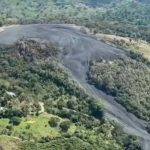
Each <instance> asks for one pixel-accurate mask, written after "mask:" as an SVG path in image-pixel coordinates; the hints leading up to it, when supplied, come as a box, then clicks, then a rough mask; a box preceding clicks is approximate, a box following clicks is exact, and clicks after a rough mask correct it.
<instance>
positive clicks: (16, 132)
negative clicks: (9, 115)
mask: <svg viewBox="0 0 150 150" xmlns="http://www.w3.org/2000/svg"><path fill="white" fill-rule="evenodd" d="M51 117H57V116H54V115H50V114H46V113H43V114H41V115H39V116H38V117H37V116H29V117H27V118H22V121H21V123H20V124H19V125H18V126H14V127H13V129H12V130H11V132H12V133H11V135H12V136H14V137H20V136H21V135H22V134H23V135H24V137H26V138H27V139H28V140H30V139H32V140H33V139H34V140H39V138H41V137H49V138H50V139H54V138H56V137H59V136H61V133H60V132H61V130H60V128H59V124H60V123H61V122H62V121H64V119H61V118H59V119H60V121H59V123H58V126H57V127H55V128H52V127H50V125H49V124H48V121H49V120H50V119H51ZM8 125H9V120H8V119H0V132H2V131H3V130H4V129H5V128H6V127H7V126H8ZM75 129H76V127H75V125H74V124H72V125H71V126H70V128H69V130H68V133H69V134H72V133H74V132H75Z"/></svg>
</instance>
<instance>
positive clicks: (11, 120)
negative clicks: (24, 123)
mask: <svg viewBox="0 0 150 150" xmlns="http://www.w3.org/2000/svg"><path fill="white" fill-rule="evenodd" d="M10 123H12V124H13V125H15V126H18V125H19V124H20V123H21V118H19V117H12V118H11V119H10Z"/></svg>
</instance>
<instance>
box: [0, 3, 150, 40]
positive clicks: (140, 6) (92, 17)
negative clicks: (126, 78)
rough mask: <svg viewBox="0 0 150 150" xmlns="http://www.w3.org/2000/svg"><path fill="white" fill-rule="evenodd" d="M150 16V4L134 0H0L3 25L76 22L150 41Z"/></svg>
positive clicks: (103, 31) (0, 17)
mask: <svg viewBox="0 0 150 150" xmlns="http://www.w3.org/2000/svg"><path fill="white" fill-rule="evenodd" d="M112 2H113V3H112ZM103 4H105V5H103ZM149 18H150V5H149V4H146V3H140V2H137V1H134V0H133V1H132V0H130V1H128V0H127V1H119V2H116V3H115V1H113V0H105V1H98V0H57V1H56V0H55V1H54V0H43V1H41V0H36V1H30V0H22V1H19V0H13V1H12V0H7V1H5V0H1V1H0V25H5V24H28V23H74V24H78V25H83V26H86V27H89V28H90V29H91V31H92V32H94V33H97V32H101V33H107V34H114V35H120V36H127V37H133V38H135V39H137V38H141V39H144V40H147V41H150V26H149V24H150V21H149V20H150V19H149Z"/></svg>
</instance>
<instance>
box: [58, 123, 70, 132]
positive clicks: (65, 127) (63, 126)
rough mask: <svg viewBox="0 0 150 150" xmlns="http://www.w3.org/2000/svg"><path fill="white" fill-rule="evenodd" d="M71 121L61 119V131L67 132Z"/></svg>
mask: <svg viewBox="0 0 150 150" xmlns="http://www.w3.org/2000/svg"><path fill="white" fill-rule="evenodd" d="M70 125H71V122H70V121H63V122H61V123H60V128H61V130H62V131H63V132H67V131H68V129H69V128H70Z"/></svg>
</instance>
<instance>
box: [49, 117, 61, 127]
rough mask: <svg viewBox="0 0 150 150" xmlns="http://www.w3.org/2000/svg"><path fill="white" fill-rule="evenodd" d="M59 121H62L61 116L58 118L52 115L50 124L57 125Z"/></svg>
mask: <svg viewBox="0 0 150 150" xmlns="http://www.w3.org/2000/svg"><path fill="white" fill-rule="evenodd" d="M59 121H60V119H59V118H57V117H52V118H51V119H50V120H49V122H48V123H49V125H50V126H51V127H57V125H58V122H59Z"/></svg>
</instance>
